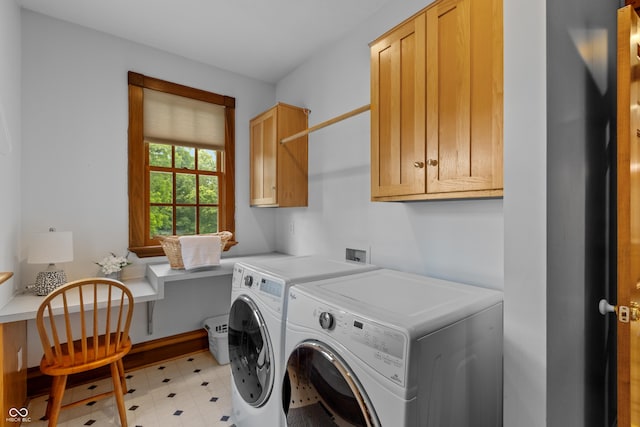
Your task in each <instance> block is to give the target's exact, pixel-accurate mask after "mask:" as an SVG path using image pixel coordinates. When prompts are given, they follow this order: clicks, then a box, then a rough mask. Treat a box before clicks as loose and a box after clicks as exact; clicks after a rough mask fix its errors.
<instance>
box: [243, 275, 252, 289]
mask: <svg viewBox="0 0 640 427" xmlns="http://www.w3.org/2000/svg"><path fill="white" fill-rule="evenodd" d="M244 285H245V286H246V287H248V288H250V287H251V285H253V276H244Z"/></svg>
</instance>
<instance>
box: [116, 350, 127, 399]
mask: <svg viewBox="0 0 640 427" xmlns="http://www.w3.org/2000/svg"><path fill="white" fill-rule="evenodd" d="M118 373H119V374H120V381H121V382H122V394H127V392H128V391H129V389H128V388H127V379H126V378H125V375H124V364H123V363H122V359H120V360H118Z"/></svg>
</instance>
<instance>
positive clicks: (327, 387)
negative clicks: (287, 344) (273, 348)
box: [282, 341, 380, 427]
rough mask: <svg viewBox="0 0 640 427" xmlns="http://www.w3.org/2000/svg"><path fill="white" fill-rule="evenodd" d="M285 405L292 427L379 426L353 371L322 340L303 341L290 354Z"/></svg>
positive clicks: (283, 397)
mask: <svg viewBox="0 0 640 427" xmlns="http://www.w3.org/2000/svg"><path fill="white" fill-rule="evenodd" d="M282 405H283V409H284V413H285V414H286V418H287V425H288V426H289V427H296V426H300V427H326V426H361V427H365V426H379V425H380V422H379V421H378V418H377V416H376V414H375V412H374V410H373V407H372V405H371V402H370V400H369V398H368V397H367V395H366V393H365V392H364V390H363V389H362V386H361V385H360V383H359V382H358V379H357V378H356V375H355V374H354V372H353V371H352V370H351V369H350V368H349V366H348V365H347V364H346V363H345V362H344V361H343V360H342V358H340V357H339V356H338V355H337V354H336V353H335V352H334V351H333V350H332V349H331V348H330V347H329V346H327V345H326V344H324V343H321V342H319V341H305V342H302V343H300V344H299V345H298V346H297V347H296V348H295V349H294V350H293V352H292V353H291V354H290V355H289V361H288V362H287V371H286V373H285V378H284V384H283V396H282Z"/></svg>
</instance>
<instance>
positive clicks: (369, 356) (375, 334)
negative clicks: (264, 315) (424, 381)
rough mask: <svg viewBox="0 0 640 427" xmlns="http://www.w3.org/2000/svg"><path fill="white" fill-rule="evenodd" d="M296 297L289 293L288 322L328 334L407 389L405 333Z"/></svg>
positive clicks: (406, 339)
mask: <svg viewBox="0 0 640 427" xmlns="http://www.w3.org/2000/svg"><path fill="white" fill-rule="evenodd" d="M295 294H296V293H295V291H294V290H292V291H291V292H290V301H289V309H288V310H289V311H288V316H287V317H288V322H291V323H295V324H296V325H299V326H305V327H308V328H312V329H314V330H316V331H318V332H320V333H324V334H326V336H327V337H330V338H331V339H332V340H335V341H337V342H339V343H340V344H341V345H343V346H344V347H345V348H347V349H348V351H350V352H351V353H353V354H354V355H355V356H356V357H358V358H359V359H360V360H362V361H363V362H364V363H366V364H367V365H369V366H371V367H372V368H373V369H375V370H376V371H378V372H379V373H380V374H382V375H384V376H385V377H387V378H389V379H390V380H391V381H393V382H394V383H395V384H397V385H399V386H402V387H404V386H405V385H406V372H407V363H406V361H407V358H408V357H407V343H408V338H407V336H406V334H405V333H403V332H402V330H400V329H396V328H392V327H390V326H387V325H383V324H381V323H379V322H375V321H373V320H370V319H365V318H363V317H360V316H358V315H356V314H354V313H350V312H347V311H344V310H341V309H338V308H337V307H333V306H330V305H328V304H326V303H318V302H317V301H313V302H311V301H310V300H307V299H306V298H304V301H301V300H302V299H303V298H297V297H296V296H293V295H295ZM298 296H301V295H300V294H298ZM296 300H297V301H296ZM307 304H309V305H308V306H307ZM325 343H326V344H329V345H331V341H330V340H327V341H326V342H325Z"/></svg>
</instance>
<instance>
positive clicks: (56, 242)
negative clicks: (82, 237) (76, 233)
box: [27, 231, 73, 264]
mask: <svg viewBox="0 0 640 427" xmlns="http://www.w3.org/2000/svg"><path fill="white" fill-rule="evenodd" d="M69 261H73V234H72V233H71V232H70V231H50V232H48V233H34V234H33V236H32V237H31V244H30V246H29V257H28V259H27V262H28V263H29V264H55V263H56V262H69Z"/></svg>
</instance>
